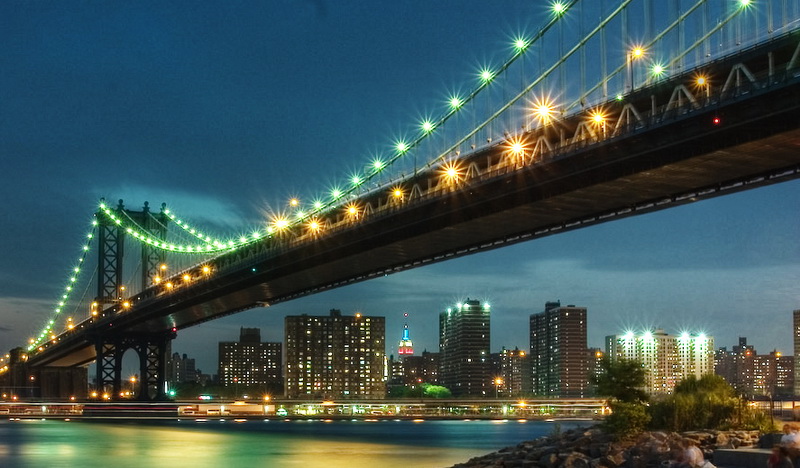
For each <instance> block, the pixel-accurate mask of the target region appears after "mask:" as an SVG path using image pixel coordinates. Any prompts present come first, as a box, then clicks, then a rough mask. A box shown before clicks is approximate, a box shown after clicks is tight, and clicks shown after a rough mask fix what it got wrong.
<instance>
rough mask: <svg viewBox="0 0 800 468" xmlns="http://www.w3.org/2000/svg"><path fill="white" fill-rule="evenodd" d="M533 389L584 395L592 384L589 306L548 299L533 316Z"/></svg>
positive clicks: (550, 393)
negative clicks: (588, 337) (589, 348)
mask: <svg viewBox="0 0 800 468" xmlns="http://www.w3.org/2000/svg"><path fill="white" fill-rule="evenodd" d="M530 339H531V353H530V361H531V380H532V390H533V393H534V394H536V395H539V396H547V397H559V398H570V397H585V396H587V392H588V387H589V381H588V376H589V363H588V359H587V350H588V346H587V344H586V308H585V307H575V306H574V305H568V306H562V305H561V302H560V301H556V302H547V303H545V310H544V312H541V313H538V314H532V315H531V316H530Z"/></svg>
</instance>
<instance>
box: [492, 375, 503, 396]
mask: <svg viewBox="0 0 800 468" xmlns="http://www.w3.org/2000/svg"><path fill="white" fill-rule="evenodd" d="M501 385H503V379H502V378H500V377H496V378H495V379H494V399H495V400H496V399H498V398H499V394H500V386H501Z"/></svg>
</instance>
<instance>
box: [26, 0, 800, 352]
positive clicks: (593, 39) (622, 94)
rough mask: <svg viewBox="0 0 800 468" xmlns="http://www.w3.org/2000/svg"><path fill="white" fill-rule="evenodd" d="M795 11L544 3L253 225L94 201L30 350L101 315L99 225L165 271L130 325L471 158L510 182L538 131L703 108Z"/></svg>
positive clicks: (790, 22)
mask: <svg viewBox="0 0 800 468" xmlns="http://www.w3.org/2000/svg"><path fill="white" fill-rule="evenodd" d="M798 10H800V7H798V1H797V0H791V1H788V0H783V1H782V0H772V1H770V0H758V1H756V0H698V1H696V2H691V1H675V2H652V1H649V0H621V1H616V2H614V1H608V0H605V1H597V2H586V1H583V2H581V1H580V0H571V1H557V2H552V3H550V4H548V5H546V6H543V7H542V12H541V21H540V22H539V26H538V28H537V29H536V31H535V32H534V33H532V34H524V33H518V34H512V35H510V36H509V40H508V44H509V45H508V48H507V49H506V50H501V51H498V52H497V53H494V54H492V56H493V57H496V58H497V59H496V62H494V63H484V64H480V65H479V66H478V67H475V68H474V69H472V70H471V71H469V72H467V73H466V76H467V78H465V81H464V83H462V84H461V85H460V86H456V87H454V89H459V90H464V89H466V91H449V92H443V93H442V99H441V101H440V103H439V107H438V108H439V111H438V113H436V114H433V115H429V116H424V117H422V118H421V119H420V120H419V121H417V122H415V123H413V124H412V125H410V126H409V129H408V131H407V134H406V135H401V136H397V135H395V136H392V137H390V138H387V143H386V145H385V148H386V150H385V151H384V152H383V153H382V154H377V155H376V154H370V155H368V156H366V157H363V158H358V159H360V160H362V161H363V162H362V163H359V164H358V165H357V166H356V167H360V168H361V169H360V170H357V171H353V172H351V173H349V174H345V175H343V176H342V177H340V178H339V180H338V182H333V183H329V184H324V183H323V184H319V186H320V187H321V188H322V190H320V192H319V193H317V194H308V195H307V196H300V195H290V196H288V197H285V198H284V200H286V201H285V202H281V203H278V204H276V206H280V207H281V208H280V209H277V210H269V214H267V215H266V216H265V219H264V221H263V223H262V225H260V226H255V227H251V228H243V229H241V230H240V231H239V232H233V233H232V232H228V233H224V234H221V235H215V234H212V233H211V232H210V231H209V230H206V229H204V228H202V227H201V226H200V225H199V223H195V222H193V221H192V220H189V219H187V218H185V217H183V216H179V214H178V212H176V211H174V210H173V209H172V207H171V206H170V207H169V208H167V207H166V206H165V207H163V208H162V213H161V214H162V215H163V220H164V221H157V219H161V218H157V217H154V216H151V218H148V221H153V222H165V221H166V222H168V224H169V226H170V230H169V237H165V236H159V235H157V234H155V233H154V231H153V230H152V229H149V228H148V226H147V225H146V223H143V222H142V220H141V219H140V218H137V217H134V216H131V215H130V214H129V213H128V211H127V210H125V209H121V207H116V206H114V205H113V204H110V203H107V202H106V200H105V199H103V200H100V201H99V202H98V205H97V207H96V209H95V214H94V215H93V218H92V222H91V224H90V226H89V227H88V229H87V232H86V233H85V235H84V239H83V241H82V242H81V243H80V247H79V255H78V256H77V260H76V261H75V263H74V265H73V266H71V269H70V271H69V273H68V275H67V276H66V281H65V284H64V286H63V287H62V288H61V289H60V291H59V294H58V297H57V300H56V301H55V303H54V305H53V307H52V311H51V314H50V316H49V318H48V319H47V320H45V323H44V325H43V326H42V327H41V329H40V330H39V332H38V333H36V334H35V335H34V336H33V337H31V338H30V339H29V340H28V347H27V349H28V351H29V352H31V353H35V352H37V351H39V350H43V349H45V348H46V347H47V345H48V344H49V343H56V342H58V340H59V338H60V336H61V335H62V334H65V333H71V332H74V331H75V330H76V329H80V328H82V327H84V326H86V325H87V324H89V323H91V321H92V320H94V319H95V318H96V317H97V315H98V314H99V313H102V311H101V310H98V309H100V308H102V307H103V306H104V305H103V304H98V303H97V301H96V300H95V299H94V298H90V297H89V296H90V295H89V294H88V291H89V290H90V289H91V284H92V282H93V281H99V280H98V278H96V276H97V275H96V272H95V274H94V275H92V274H90V273H91V272H89V273H87V272H86V270H87V267H86V265H87V264H92V262H91V261H89V260H90V259H89V257H90V256H91V255H92V252H93V248H94V247H95V245H94V242H95V241H96V237H97V233H98V226H100V225H102V226H108V225H112V226H116V227H118V228H119V229H120V230H121V231H124V232H125V234H126V235H127V237H126V238H127V239H129V240H134V241H135V243H136V244H138V245H139V246H140V248H146V249H149V250H151V251H156V252H159V255H161V256H162V257H163V258H164V259H165V260H164V262H163V265H161V267H160V268H159V271H158V272H155V273H154V274H153V275H151V277H150V278H149V284H139V285H133V284H132V285H131V286H130V289H129V290H126V291H125V292H124V293H122V292H120V294H119V295H118V297H117V298H116V304H115V307H117V312H118V313H128V311H131V310H135V308H136V296H137V293H139V292H140V291H142V290H158V291H159V293H161V294H164V293H169V292H170V291H174V290H179V289H180V287H181V285H183V284H186V283H187V282H190V281H193V279H194V278H202V277H209V276H211V275H214V272H215V262H216V261H217V259H219V258H221V257H223V256H225V255H227V254H230V253H231V252H234V251H239V250H242V249H247V248H251V247H254V246H261V247H264V248H267V249H269V248H273V247H276V248H277V247H279V246H280V245H284V244H285V243H287V242H291V243H298V242H316V241H318V240H319V239H320V238H322V237H324V236H325V235H326V233H327V232H328V231H334V230H341V229H347V228H349V227H353V226H356V225H358V223H361V222H364V220H366V219H368V218H369V216H370V215H372V214H373V213H375V212H376V210H380V209H382V208H381V207H383V206H391V207H393V209H398V208H399V207H402V206H403V205H404V204H410V203H413V200H414V198H415V196H416V197H417V198H418V197H419V196H420V193H421V192H423V191H425V190H426V189H424V188H422V189H420V188H419V185H418V183H417V180H418V178H419V177H420V176H421V175H424V176H425V177H428V178H429V180H430V178H431V177H432V175H434V176H435V178H436V179H437V182H436V183H435V184H434V183H431V182H429V184H428V186H433V185H436V186H437V187H438V188H440V189H441V188H447V190H460V189H463V188H465V187H466V186H468V185H469V183H470V182H469V180H468V179H469V177H468V174H469V172H470V171H471V170H472V169H471V166H470V163H469V162H468V158H469V155H471V154H475V153H476V152H479V151H485V150H487V149H491V148H500V149H502V151H503V154H504V156H505V158H506V159H507V161H506V162H505V163H504V164H506V163H507V165H508V167H510V168H513V169H514V170H519V171H522V170H526V169H527V168H530V167H531V166H535V165H536V164H540V163H541V161H543V158H544V157H545V156H546V155H547V154H551V153H553V152H554V151H557V150H558V148H556V147H555V146H554V144H553V142H552V141H550V140H547V139H546V138H544V137H541V136H538V137H536V135H538V134H537V132H540V133H541V132H543V131H544V130H543V129H547V128H553V127H554V126H555V125H556V124H557V123H558V122H560V121H565V120H569V119H571V120H572V121H576V120H578V121H580V123H579V124H578V125H577V128H578V130H576V131H575V135H574V136H573V137H572V138H573V139H577V138H578V134H579V133H580V134H581V135H583V136H582V137H581V138H592V139H593V141H595V142H601V141H603V140H605V139H610V138H614V137H616V136H618V135H619V134H620V132H621V131H623V130H624V128H623V127H624V125H622V124H621V122H623V120H624V119H632V118H639V119H641V117H640V116H639V114H638V111H637V110H636V109H635V107H633V105H632V103H631V102H629V97H631V96H634V95H636V93H637V92H639V91H641V90H643V89H647V88H648V87H651V86H654V85H657V84H658V83H661V82H665V81H667V80H669V79H672V78H674V77H680V78H681V79H682V80H683V84H682V86H683V88H682V91H681V93H683V94H681V95H685V96H686V98H687V99H689V100H690V101H693V102H697V103H700V104H698V105H701V104H702V99H704V98H707V97H709V96H711V94H712V93H713V92H715V90H719V89H722V87H723V86H724V85H725V83H723V80H724V77H721V76H708V75H706V74H704V71H703V67H704V65H705V64H707V63H711V62H713V61H715V60H719V59H720V58H722V57H726V56H729V55H731V54H734V53H736V52H737V51H740V50H743V49H746V48H747V47H751V46H753V45H756V44H759V43H761V42H763V41H765V40H769V39H771V38H776V37H781V36H782V35H786V34H789V33H791V32H792V31H793V30H794V29H793V28H796V25H795V21H796V19H797V16H798V15H799V14H800V11H798ZM689 71H693V72H692V73H689ZM632 116H633V117H632ZM561 140H565V138H564V137H563V136H562V137H561ZM561 144H563V141H562V142H561ZM423 195H425V194H423ZM426 196H427V195H426ZM377 199H379V200H383V201H382V202H380V203H376V202H375V200H377ZM178 211H179V210H178ZM154 220H156V221H154ZM138 268H143V266H142V265H139V266H138Z"/></svg>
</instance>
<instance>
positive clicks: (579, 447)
mask: <svg viewBox="0 0 800 468" xmlns="http://www.w3.org/2000/svg"><path fill="white" fill-rule="evenodd" d="M759 438H760V433H759V432H758V431H696V432H685V433H681V434H679V433H675V432H645V433H643V434H642V435H640V436H639V437H637V438H635V439H632V440H627V441H615V440H613V438H612V437H611V436H610V435H608V434H606V433H604V432H603V431H601V430H600V429H599V428H598V427H597V426H595V427H592V428H589V429H572V430H568V431H565V432H563V433H560V434H559V433H554V434H551V435H549V436H546V437H541V438H539V439H536V440H530V441H525V442H521V443H519V444H517V445H516V446H511V447H506V448H504V449H501V450H499V451H497V452H493V453H489V454H487V455H483V456H480V457H475V458H472V459H470V460H469V461H467V462H465V463H459V464H456V465H453V467H452V468H484V467H504V468H506V467H513V468H517V467H519V468H523V467H524V468H535V467H546V468H577V467H587V468H588V467H608V468H616V467H658V466H661V464H662V463H663V462H666V461H670V460H673V455H674V453H675V451H676V450H679V449H680V447H681V446H682V444H683V443H685V442H688V441H691V442H693V443H694V444H696V445H697V446H698V447H700V449H701V450H702V451H703V454H704V455H705V458H706V459H707V460H710V459H711V458H712V456H713V453H714V450H716V449H722V448H740V447H741V448H744V447H756V446H758V442H759ZM712 462H713V460H712Z"/></svg>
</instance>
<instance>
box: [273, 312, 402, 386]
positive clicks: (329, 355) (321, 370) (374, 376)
mask: <svg viewBox="0 0 800 468" xmlns="http://www.w3.org/2000/svg"><path fill="white" fill-rule="evenodd" d="M285 333H286V396H287V397H289V398H304V397H309V398H383V397H384V396H385V395H386V379H385V375H384V372H385V367H386V363H385V361H386V354H385V340H386V320H385V318H384V317H368V316H364V315H361V314H355V315H353V316H343V315H342V313H341V311H339V310H336V309H332V310H331V311H330V315H328V316H312V315H305V314H303V315H295V316H287V317H286V319H285Z"/></svg>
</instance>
